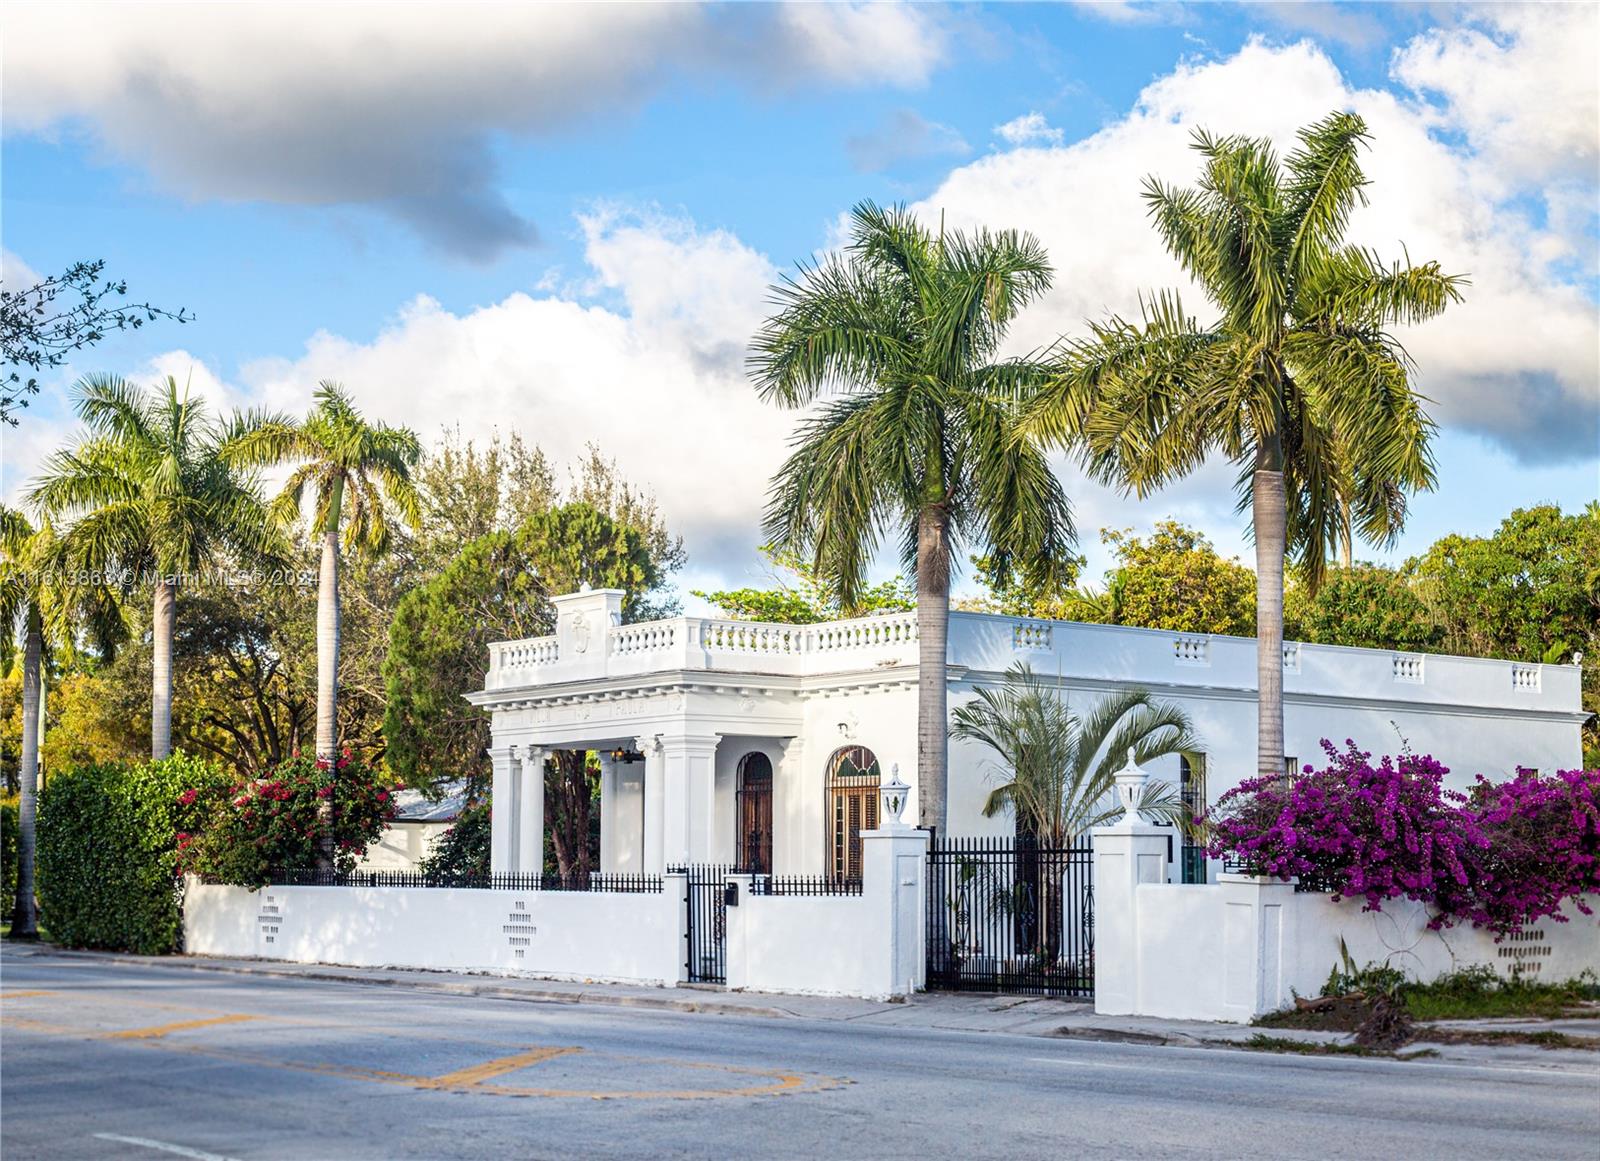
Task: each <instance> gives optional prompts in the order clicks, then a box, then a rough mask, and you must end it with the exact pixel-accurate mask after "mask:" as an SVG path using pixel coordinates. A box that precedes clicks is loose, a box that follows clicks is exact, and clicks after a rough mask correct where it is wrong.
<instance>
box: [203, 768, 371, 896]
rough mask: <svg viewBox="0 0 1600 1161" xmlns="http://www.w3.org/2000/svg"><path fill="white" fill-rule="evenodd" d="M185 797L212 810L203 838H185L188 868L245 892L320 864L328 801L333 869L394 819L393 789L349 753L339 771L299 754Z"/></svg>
mask: <svg viewBox="0 0 1600 1161" xmlns="http://www.w3.org/2000/svg"><path fill="white" fill-rule="evenodd" d="M183 796H184V798H185V799H186V800H188V801H190V802H194V803H195V804H196V805H197V806H199V807H201V808H202V809H204V811H205V813H204V823H203V825H202V827H201V828H200V830H199V833H198V834H181V835H179V836H178V845H179V848H180V851H181V852H182V853H181V857H180V859H179V864H180V867H181V869H183V870H185V871H192V872H193V873H194V874H196V875H199V876H200V877H201V878H203V879H206V880H207V881H209V882H214V883H234V884H237V885H239V886H242V887H262V886H265V885H266V884H267V883H269V882H271V881H272V872H273V871H275V870H309V869H310V868H312V867H314V866H316V862H317V848H318V846H319V844H320V841H321V837H322V835H323V833H324V829H323V828H324V824H323V821H322V819H321V817H320V816H319V813H318V811H319V808H320V807H321V806H322V805H323V804H324V803H328V802H331V803H332V808H333V837H334V859H333V863H334V868H335V869H336V870H338V871H340V872H343V873H346V874H348V873H349V872H350V871H351V870H353V869H354V868H355V865H356V863H357V862H359V861H360V859H361V856H362V855H364V854H366V851H367V847H368V846H370V845H371V844H372V843H374V842H377V841H378V839H379V838H381V837H382V835H383V828H384V826H385V825H386V824H387V823H388V821H389V820H390V819H391V818H393V817H394V802H393V796H392V795H391V793H390V791H389V789H388V788H387V787H385V786H384V785H383V784H382V782H381V781H380V780H379V778H378V775H377V773H376V771H374V770H373V769H372V768H371V767H369V766H367V765H365V764H364V763H363V762H361V761H360V759H357V758H352V757H351V756H350V751H348V750H346V751H345V752H344V757H342V758H340V759H339V760H338V761H337V762H336V763H334V764H333V766H332V768H330V766H329V764H328V763H327V762H324V761H322V760H320V759H313V758H309V757H301V756H299V755H298V754H297V755H296V756H295V757H294V758H292V759H290V760H289V761H287V762H283V763H280V764H279V765H278V766H277V767H276V768H275V769H274V770H272V771H271V772H270V773H268V774H267V775H266V776H265V777H263V778H257V779H252V780H250V781H246V782H244V783H242V784H239V785H237V786H233V787H231V788H226V792H218V793H212V794H210V795H207V794H206V793H205V791H204V790H203V789H202V788H199V787H191V788H189V789H186V790H185V791H184V792H183Z"/></svg>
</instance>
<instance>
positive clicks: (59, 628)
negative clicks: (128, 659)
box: [0, 504, 122, 939]
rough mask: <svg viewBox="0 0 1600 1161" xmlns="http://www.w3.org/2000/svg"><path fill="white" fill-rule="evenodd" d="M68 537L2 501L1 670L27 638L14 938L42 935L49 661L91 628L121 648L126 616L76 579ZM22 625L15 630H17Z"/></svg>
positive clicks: (104, 646) (102, 644)
mask: <svg viewBox="0 0 1600 1161" xmlns="http://www.w3.org/2000/svg"><path fill="white" fill-rule="evenodd" d="M60 552H61V542H60V540H59V539H58V538H57V537H56V534H55V529H54V528H53V527H51V525H50V523H49V522H48V521H46V522H45V523H44V524H43V525H42V526H41V527H39V528H37V529H35V528H34V527H33V525H32V524H31V523H29V521H28V518H27V517H26V516H24V515H23V514H22V513H21V512H19V511H18V510H17V509H15V508H9V507H7V506H5V505H4V504H0V632H3V633H4V636H0V670H7V669H9V668H10V666H11V664H12V661H13V659H14V657H13V655H14V653H15V641H16V637H18V636H20V637H21V638H22V754H21V757H20V760H19V762H18V769H17V781H18V785H19V789H20V790H21V802H20V803H19V807H18V812H17V815H18V825H17V898H16V904H15V907H14V909H13V911H12V916H11V936H12V938H14V939H35V938H37V937H38V934H39V914H38V909H37V906H36V904H35V900H34V888H33V865H34V847H35V833H34V818H35V812H36V808H37V805H38V792H39V749H40V747H41V746H42V745H43V743H44V738H43V728H44V714H43V712H42V706H41V702H42V701H43V699H44V667H45V665H46V664H47V662H48V659H49V654H50V653H51V652H53V651H55V650H57V649H60V650H64V651H68V652H70V651H71V650H72V649H73V647H74V645H75V643H76V641H75V638H76V634H77V633H78V631H79V630H86V631H87V632H89V633H90V634H91V635H92V637H93V638H94V640H95V643H96V644H97V645H98V646H99V648H100V651H101V653H102V654H103V655H107V656H109V655H110V654H111V653H112V652H113V650H114V649H115V647H116V644H117V640H118V638H119V637H120V635H121V633H120V631H121V629H122V619H121V616H120V612H119V610H118V608H117V605H116V602H115V600H114V599H113V597H112V594H111V592H110V591H109V590H108V589H106V588H105V587H104V586H103V585H95V584H83V585H79V584H73V583H72V578H71V577H70V575H69V574H68V573H67V572H66V571H65V570H63V569H62V568H61V563H62V562H61V559H60ZM14 631H15V632H14Z"/></svg>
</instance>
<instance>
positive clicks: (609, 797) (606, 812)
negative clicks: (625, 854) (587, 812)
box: [596, 750, 621, 874]
mask: <svg viewBox="0 0 1600 1161" xmlns="http://www.w3.org/2000/svg"><path fill="white" fill-rule="evenodd" d="M596 753H597V756H598V757H599V759H600V870H601V871H603V872H605V873H606V874H615V873H616V872H617V869H618V868H617V804H618V796H619V795H620V793H621V787H620V785H619V783H618V779H617V760H616V759H615V758H613V757H612V756H611V751H610V750H599V751H597V752H596Z"/></svg>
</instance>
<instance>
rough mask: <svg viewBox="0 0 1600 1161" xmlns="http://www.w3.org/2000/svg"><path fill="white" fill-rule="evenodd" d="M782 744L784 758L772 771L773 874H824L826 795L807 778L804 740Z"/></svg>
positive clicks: (794, 740)
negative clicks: (824, 808) (823, 820)
mask: <svg viewBox="0 0 1600 1161" xmlns="http://www.w3.org/2000/svg"><path fill="white" fill-rule="evenodd" d="M782 741H783V756H782V757H781V758H780V759H779V760H778V765H777V768H776V769H775V770H773V772H772V871H773V873H774V874H777V875H817V874H822V873H823V872H824V870H825V868H824V865H823V863H824V860H823V856H822V852H823V842H822V836H823V822H822V817H821V809H822V793H821V791H820V790H819V789H817V787H816V786H814V785H813V780H811V779H808V778H807V777H806V770H805V742H804V740H803V739H801V738H785V739H782Z"/></svg>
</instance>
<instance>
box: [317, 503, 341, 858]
mask: <svg viewBox="0 0 1600 1161" xmlns="http://www.w3.org/2000/svg"><path fill="white" fill-rule="evenodd" d="M343 490H344V489H343V487H342V486H341V481H337V480H336V481H335V482H334V485H333V495H332V498H331V500H330V502H329V504H328V526H327V527H326V528H325V529H323V532H322V562H321V567H320V569H319V571H318V573H317V758H318V759H319V760H320V761H323V762H326V763H327V764H328V769H329V772H330V773H329V777H330V778H335V777H337V776H338V774H337V769H338V761H339V508H340V500H341V499H343ZM317 821H318V824H319V825H318V830H320V831H321V833H322V840H321V843H320V846H319V850H318V854H317V861H318V865H319V866H320V867H321V868H322V869H324V870H327V869H330V868H331V867H332V866H333V854H334V839H333V823H334V819H333V798H332V797H331V796H330V797H328V798H324V799H322V800H321V801H320V802H319V803H318V805H317Z"/></svg>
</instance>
